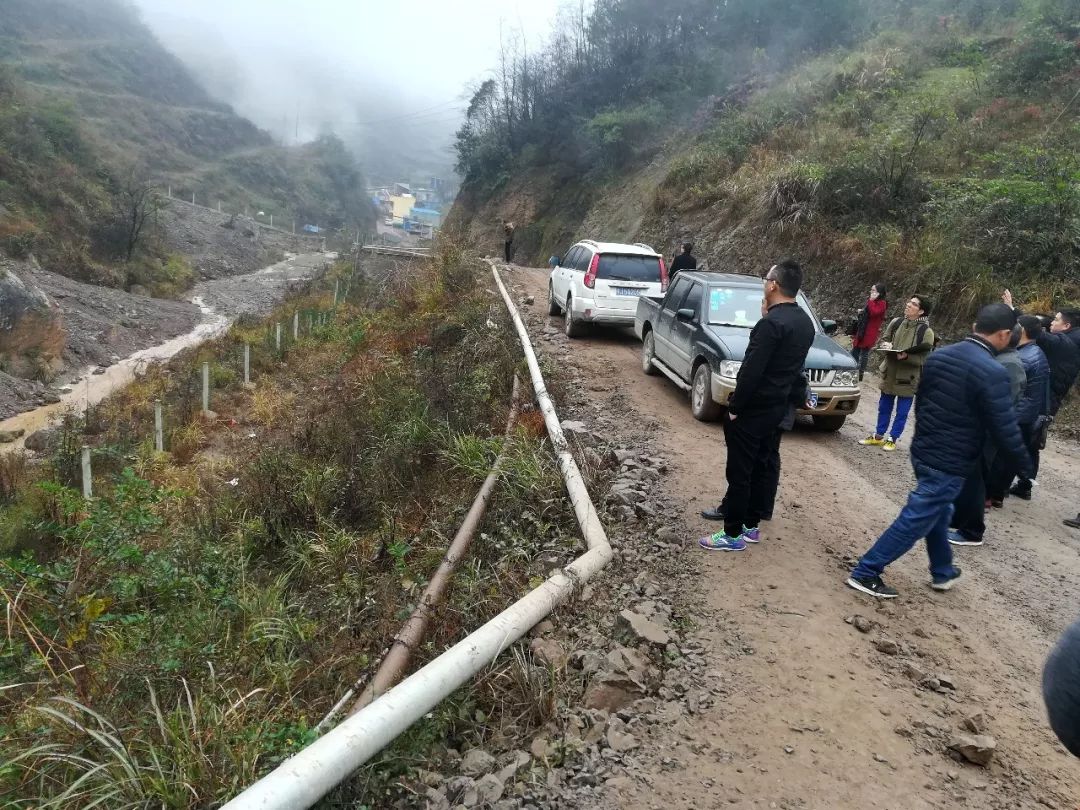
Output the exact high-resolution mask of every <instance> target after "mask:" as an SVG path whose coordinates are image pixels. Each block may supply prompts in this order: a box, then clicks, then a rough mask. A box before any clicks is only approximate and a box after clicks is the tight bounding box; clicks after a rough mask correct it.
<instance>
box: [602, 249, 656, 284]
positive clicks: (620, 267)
mask: <svg viewBox="0 0 1080 810" xmlns="http://www.w3.org/2000/svg"><path fill="white" fill-rule="evenodd" d="M596 277H597V278H603V279H607V280H609V281H648V282H654V281H660V260H659V259H658V258H657V257H656V256H618V255H615V254H612V253H604V254H601V256H600V265H599V266H598V267H597V268H596Z"/></svg>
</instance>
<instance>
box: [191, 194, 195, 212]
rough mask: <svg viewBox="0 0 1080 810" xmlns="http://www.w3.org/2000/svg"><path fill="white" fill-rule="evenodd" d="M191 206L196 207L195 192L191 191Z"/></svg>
mask: <svg viewBox="0 0 1080 810" xmlns="http://www.w3.org/2000/svg"><path fill="white" fill-rule="evenodd" d="M191 207H192V208H194V207H195V192H194V191H193V192H191Z"/></svg>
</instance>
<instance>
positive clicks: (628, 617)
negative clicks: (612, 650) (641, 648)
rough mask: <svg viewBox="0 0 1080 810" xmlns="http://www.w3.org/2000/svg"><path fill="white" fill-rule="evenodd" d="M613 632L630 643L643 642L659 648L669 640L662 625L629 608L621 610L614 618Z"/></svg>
mask: <svg viewBox="0 0 1080 810" xmlns="http://www.w3.org/2000/svg"><path fill="white" fill-rule="evenodd" d="M615 634H616V635H617V636H619V638H622V639H625V640H627V641H628V642H630V643H632V644H640V643H645V644H651V645H653V646H654V647H660V648H663V647H666V646H667V645H668V642H670V641H671V637H670V636H669V635H668V633H667V631H666V630H664V628H663V627H661V626H660V625H659V624H657V623H656V622H654V621H651V620H650V619H647V618H645V617H644V616H642V615H641V614H640V613H635V612H634V611H632V610H630V609H629V608H627V609H625V610H623V611H621V612H620V613H619V616H618V618H617V619H616V620H615Z"/></svg>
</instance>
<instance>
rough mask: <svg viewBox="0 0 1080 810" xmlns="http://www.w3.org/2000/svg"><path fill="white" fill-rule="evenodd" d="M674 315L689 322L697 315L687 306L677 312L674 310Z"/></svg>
mask: <svg viewBox="0 0 1080 810" xmlns="http://www.w3.org/2000/svg"><path fill="white" fill-rule="evenodd" d="M675 317H676V318H678V319H679V320H680V321H686V322H688V323H689V322H690V321H692V320H694V318H696V317H697V313H696V312H695V311H694V310H692V309H690V308H689V307H687V308H686V309H680V310H679V311H678V312H676V313H675Z"/></svg>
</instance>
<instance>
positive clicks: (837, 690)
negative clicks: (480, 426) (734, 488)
mask: <svg viewBox="0 0 1080 810" xmlns="http://www.w3.org/2000/svg"><path fill="white" fill-rule="evenodd" d="M507 277H508V279H509V280H511V281H512V282H514V283H515V284H517V285H518V287H519V289H520V290H521V291H522V292H523V293H527V294H530V295H533V296H534V297H535V301H536V303H535V305H534V311H540V308H541V307H542V306H543V305H544V303H545V301H546V280H547V272H546V271H542V270H523V269H520V268H518V269H516V270H511V271H510V272H509V273H508V275H507ZM550 325H551V326H554V327H559V328H561V326H562V320H561V318H551V319H550ZM558 341H559V345H560V346H561V345H563V342H564V341H566V338H565V337H563V336H562V335H561V334H560V335H559V337H558ZM570 346H571V351H570V352H569V354H568V355H566V357H567V358H568V359H567V362H569V363H571V364H572V365H573V366H574V367H576V369H577V370H578V372H579V374H580V378H581V379H583V380H586V381H588V382H587V384H586V385H585V388H586V393H587V396H588V397H589V398H590V399H591V400H593V401H594V402H595V403H596V406H597V408H598V410H600V409H603V408H604V407H607V404H608V403H610V402H611V401H613V400H614V396H613V392H615V391H619V392H621V393H620V396H619V401H621V402H625V403H626V413H625V418H626V419H627V420H631V421H633V422H635V423H637V424H638V425H641V426H647V427H649V428H651V429H652V430H653V431H654V432H655V435H656V445H657V447H658V448H659V449H660V450H661V452H662V454H663V456H665V457H666V461H667V463H668V464H669V466H670V469H671V475H670V476H669V477H668V478H667V479H666V482H667V483H666V486H667V487H668V488H669V490H670V492H671V493H672V497H673V498H675V499H677V500H679V501H680V502H681V503H683V504H684V505H685V510H684V511H685V526H684V528H685V530H686V537H687V540H688V541H690V542H691V543H692V541H693V540H694V539H695V538H696V537H698V536H700V535H703V534H706V533H708V532H710V531H713V530H715V527H714V525H713V524H709V523H707V522H706V521H704V520H701V519H700V518H699V517H698V515H697V512H698V510H699V509H701V508H703V507H705V506H708V505H712V504H714V503H716V502H717V501H718V500H719V499H720V497H721V496H722V495H723V492H724V475H723V470H724V457H725V447H724V439H723V433H722V431H721V429H720V427H719V425H713V424H703V423H700V422H696V421H694V419H693V418H692V417H691V415H690V409H689V405H688V403H687V400H686V397H685V395H684V394H683V393H682V392H681V391H679V390H677V389H676V388H675V386H674V385H672V384H671V383H670V382H669V381H668V380H666V379H665V378H663V377H646V376H645V375H643V374H642V372H641V368H640V362H639V350H640V344H639V343H638V342H637V341H636V339H635V338H634V336H633V334H632V331H630V330H610V329H609V330H596V331H595V332H594V333H593V334H592V335H591V336H589V337H587V338H585V339H582V340H576V341H572V342H570ZM876 404H877V394H876V390H875V388H874V384H873V381H872V378H868V382H867V384H866V385H865V388H864V403H863V405H862V407H861V409H860V411H859V412H858V413H857V414H856V415H855V416H854V417H853V418H852V419H850V420H849V423H848V424H847V425H846V426H845V427H844V429H843V430H842V431H841V432H839V433H837V434H828V433H817V432H814V431H813V430H812V429H810V428H802V429H797V430H796V431H795V432H794V433H792V434H790V435H788V436H787V437H785V439H784V444H783V448H782V457H783V476H782V481H781V485H780V492H779V497H778V501H777V510H776V518H775V519H774V520H773V521H771V522H770V523H766V524H764V526H763V528H764V531H763V533H762V534H763V540H762V543H761V544H760V546H757V547H751V548H750V549H748V550H747V551H745V552H741V553H736V554H709V553H707V552H703V551H700V550H699V549H697V548H696V545H689V546H688V548H687V550H686V551H685V554H686V555H687V556H688V561H687V564H688V565H691V566H694V567H696V568H697V569H699V570H700V572H701V575H700V578H699V582H698V583H697V585H698V587H697V588H696V592H695V593H691V594H688V595H687V598H688V599H690V600H696V601H699V602H701V603H702V604H703V605H704V606H708V607H709V608H711V609H712V611H713V613H714V615H716V616H717V617H719V618H718V619H717V621H715V623H714V624H713V625H712V626H702V627H698V628H697V630H696V634H695V637H696V638H699V639H701V640H702V641H703V642H704V643H705V646H706V653H705V655H706V656H707V658H708V660H709V661H710V663H711V665H712V666H713V670H712V676H713V677H715V678H716V679H717V680H718V681H720V682H721V685H722V691H723V693H724V694H725V695H726V697H725V698H724V699H723V700H721V701H718V702H717V703H716V704H715V705H714V706H712V707H710V708H707V709H704V708H703V709H701V710H700V711H699V713H697V714H696V715H694V716H692V717H691V716H687V717H684V718H681V719H680V720H679V722H677V723H674V724H672V725H665V724H662V723H657V724H655V725H652V726H651V727H650V728H649V729H648V730H647V736H646V738H645V740H643V742H644V749H643V751H642V752H640V757H639V759H640V762H641V763H642V770H643V772H644V773H643V776H642V778H640V779H638V780H635V781H633V782H632V783H631V784H628V785H623V786H620V787H619V792H617V793H616V792H613V793H612V795H611V797H610V802H609V806H610V807H625V808H661V807H663V808H665V809H666V810H675V809H676V808H712V807H728V806H731V807H746V808H757V807H766V808H788V809H789V810H790V809H792V808H865V807H880V808H894V809H895V810H919V809H921V808H953V807H966V808H1028V807H1058V808H1065V807H1076V806H1077V801H1078V797H1080V763H1077V762H1076V761H1074V760H1073V758H1072V757H1071V756H1069V755H1068V754H1067V753H1066V752H1065V750H1064V749H1063V748H1062V747H1061V746H1060V745H1059V744H1058V743H1057V741H1056V738H1054V737H1053V734H1052V733H1051V732H1050V730H1049V728H1048V727H1047V725H1046V720H1045V716H1044V710H1043V705H1042V699H1041V694H1040V689H1039V679H1040V672H1041V666H1042V662H1043V660H1044V659H1045V656H1046V654H1047V652H1048V650H1049V648H1050V646H1051V644H1052V642H1053V640H1054V639H1055V638H1056V637H1057V635H1058V634H1059V633H1060V632H1061V630H1062V629H1063V628H1064V627H1066V626H1067V625H1068V624H1069V623H1070V622H1071V621H1072V620H1073V619H1074V618H1076V616H1077V614H1078V612H1080V599H1078V597H1080V532H1074V531H1072V530H1070V529H1068V528H1066V527H1064V526H1063V525H1062V524H1061V518H1062V517H1064V516H1069V515H1073V514H1075V513H1076V511H1077V509H1078V508H1080V493H1078V492H1077V488H1076V486H1075V484H1074V483H1073V480H1074V479H1072V471H1073V470H1074V469H1075V462H1074V459H1075V457H1076V448H1075V446H1062V445H1057V444H1054V445H1053V446H1051V447H1050V448H1049V449H1048V451H1047V452H1046V453H1045V454H1044V456H1043V471H1042V473H1041V475H1040V484H1041V486H1040V487H1039V488H1038V489H1037V490H1036V493H1035V498H1034V500H1033V501H1031V502H1030V503H1023V502H1019V501H1017V500H1016V499H1011V500H1010V501H1009V502H1008V503H1007V505H1006V508H1005V509H1003V510H999V511H995V512H994V513H993V514H992V515H990V516H989V522H988V525H989V530H988V535H987V537H988V541H987V543H986V545H984V546H982V547H979V548H963V549H957V555H956V556H957V563H958V564H959V565H960V566H961V567H962V568H963V569H964V579H963V581H962V583H961V584H960V585H958V587H957V588H955V589H954V590H952V591H950V592H948V593H936V592H934V591H931V590H930V589H929V587H928V583H929V574H928V573H927V570H926V566H927V562H926V555H925V552H924V550H923V548H922V547H921V546H918V547H916V549H915V550H914V551H913V552H912V553H911V554H909V555H908V556H907V557H905V558H904V559H902V560H900V561H899V562H898V563H896V564H895V565H894V566H893V567H892V568H890V571H889V577H888V581H889V583H890V584H891V585H893V586H894V587H896V588H898V589H899V590H900V592H901V598H900V599H898V600H895V601H892V602H884V603H883V602H875V601H873V600H871V599H870V598H868V597H864V596H862V595H860V594H857V593H855V592H854V591H852V590H850V589H848V588H847V587H845V585H844V580H845V579H846V576H847V572H848V570H849V568H850V564H851V563H852V562H853V561H854V559H855V558H856V557H857V556H858V555H859V554H860V553H861V552H862V551H864V550H865V549H866V548H867V547H868V546H869V544H870V543H872V542H873V540H874V539H876V537H877V536H878V534H880V532H881V531H882V530H883V529H884V528H885V527H886V526H887V525H888V523H889V522H890V521H891V520H892V519H893V518H894V517H895V515H896V513H897V511H898V510H899V508H900V505H901V504H902V503H903V501H904V498H905V496H906V493H907V491H908V489H909V487H910V485H911V484H912V482H913V477H912V474H911V468H910V462H909V457H908V454H907V452H906V448H903V446H902V448H901V449H902V451H901V452H896V453H885V452H883V451H881V450H879V449H876V448H863V447H860V446H859V445H858V444H856V440H857V439H858V438H861V437H862V436H863V435H865V434H866V433H867V432H869V425H870V423H871V420H872V416H873V413H874V411H875V409H876ZM909 430H910V429H909ZM909 437H910V434H909ZM855 615H859V616H862V617H865V618H866V619H868V620H869V621H870V622H871V623H872V627H871V628H870V630H869V632H866V633H864V632H861V631H860V630H858V629H856V627H855V626H854V624H851V623H848V621H846V620H850V619H851V617H853V616H855ZM704 685H706V686H708V685H709V684H704ZM980 713H981V714H982V715H983V717H984V720H985V725H986V733H988V734H990V735H992V736H993V737H994V738H995V740H996V742H997V749H996V752H995V754H994V758H993V761H992V763H991V764H990V766H989V767H987V768H981V767H978V766H975V765H971V764H966V763H964V764H961V763H960V762H958V761H956V760H954V759H952V758H950V756H949V755H948V754H947V753H946V750H945V749H946V747H947V744H948V742H949V741H950V739H951V738H952V737H953V736H954V735H955V734H957V733H960V732H961V731H962V723H963V721H964V720H965V719H966V718H970V717H973V716H975V715H978V714H980Z"/></svg>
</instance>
